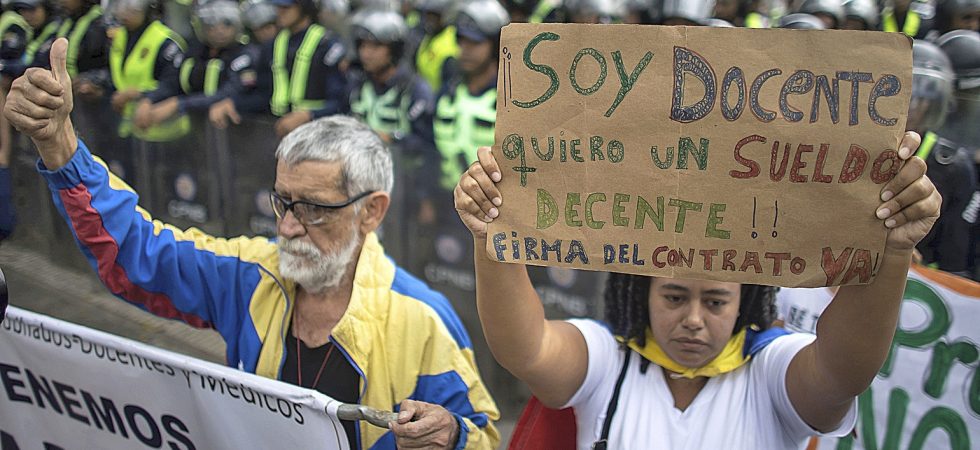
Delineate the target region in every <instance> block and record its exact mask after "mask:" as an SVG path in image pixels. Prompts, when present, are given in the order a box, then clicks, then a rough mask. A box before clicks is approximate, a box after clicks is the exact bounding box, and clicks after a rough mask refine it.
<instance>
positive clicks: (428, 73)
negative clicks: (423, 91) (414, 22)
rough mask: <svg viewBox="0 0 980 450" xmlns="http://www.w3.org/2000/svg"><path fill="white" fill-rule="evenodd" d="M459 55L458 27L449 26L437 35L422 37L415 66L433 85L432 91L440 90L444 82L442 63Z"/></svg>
mask: <svg viewBox="0 0 980 450" xmlns="http://www.w3.org/2000/svg"><path fill="white" fill-rule="evenodd" d="M458 56H459V45H458V44H457V43H456V27H454V26H448V27H446V28H445V29H444V30H442V32H440V33H439V34H437V35H436V36H435V37H429V36H426V37H425V38H423V39H422V43H421V44H419V52H418V54H417V55H415V68H416V70H417V71H418V73H419V75H420V76H422V79H423V80H425V81H426V82H427V83H429V86H431V87H432V92H439V88H440V87H441V86H442V82H443V79H442V65H443V64H444V63H445V62H446V60H447V59H449V58H456V57H458Z"/></svg>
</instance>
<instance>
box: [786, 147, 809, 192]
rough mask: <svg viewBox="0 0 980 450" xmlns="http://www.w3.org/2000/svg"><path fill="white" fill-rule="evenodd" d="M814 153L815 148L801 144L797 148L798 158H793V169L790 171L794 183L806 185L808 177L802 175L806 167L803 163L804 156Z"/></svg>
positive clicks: (790, 178)
mask: <svg viewBox="0 0 980 450" xmlns="http://www.w3.org/2000/svg"><path fill="white" fill-rule="evenodd" d="M812 151H813V146H812V145H808V144H800V145H799V146H797V147H796V156H794V157H793V167H792V168H790V169H789V180H790V181H792V182H794V183H806V175H800V169H802V168H804V167H806V163H805V162H803V154H804V153H809V152H812Z"/></svg>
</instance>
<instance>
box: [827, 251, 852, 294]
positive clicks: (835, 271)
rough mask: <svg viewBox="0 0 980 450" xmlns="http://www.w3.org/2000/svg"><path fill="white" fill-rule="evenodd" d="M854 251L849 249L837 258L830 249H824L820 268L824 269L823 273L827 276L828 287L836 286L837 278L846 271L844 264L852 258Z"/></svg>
mask: <svg viewBox="0 0 980 450" xmlns="http://www.w3.org/2000/svg"><path fill="white" fill-rule="evenodd" d="M852 250H853V249H852V248H851V247H847V248H845V249H844V251H842V252H841V254H840V256H837V257H835V256H834V251H833V250H831V248H830V247H824V248H823V250H822V252H823V258H822V260H821V262H820V267H822V268H823V273H824V274H825V275H827V285H828V286H830V285H832V284H834V280H836V279H837V276H838V275H840V273H841V272H843V271H844V264H846V263H847V260H848V258H850V257H851V251H852Z"/></svg>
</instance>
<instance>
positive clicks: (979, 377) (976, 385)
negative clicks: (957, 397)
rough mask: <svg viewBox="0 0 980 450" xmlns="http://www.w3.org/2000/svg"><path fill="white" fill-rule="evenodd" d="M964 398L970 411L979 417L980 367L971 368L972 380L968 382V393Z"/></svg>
mask: <svg viewBox="0 0 980 450" xmlns="http://www.w3.org/2000/svg"><path fill="white" fill-rule="evenodd" d="M966 397H967V399H968V400H967V403H969V404H970V409H971V410H972V411H973V412H974V413H976V414H978V415H980V367H974V368H973V379H972V380H971V381H970V391H969V392H968V393H967V395H966Z"/></svg>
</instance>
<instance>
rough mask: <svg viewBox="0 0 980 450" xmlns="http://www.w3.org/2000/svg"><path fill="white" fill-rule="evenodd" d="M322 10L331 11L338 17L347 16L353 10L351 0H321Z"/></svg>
mask: <svg viewBox="0 0 980 450" xmlns="http://www.w3.org/2000/svg"><path fill="white" fill-rule="evenodd" d="M319 3H320V12H325V13H330V14H332V15H334V16H336V17H347V14H348V13H349V12H350V10H351V5H350V1H349V0H319Z"/></svg>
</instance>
